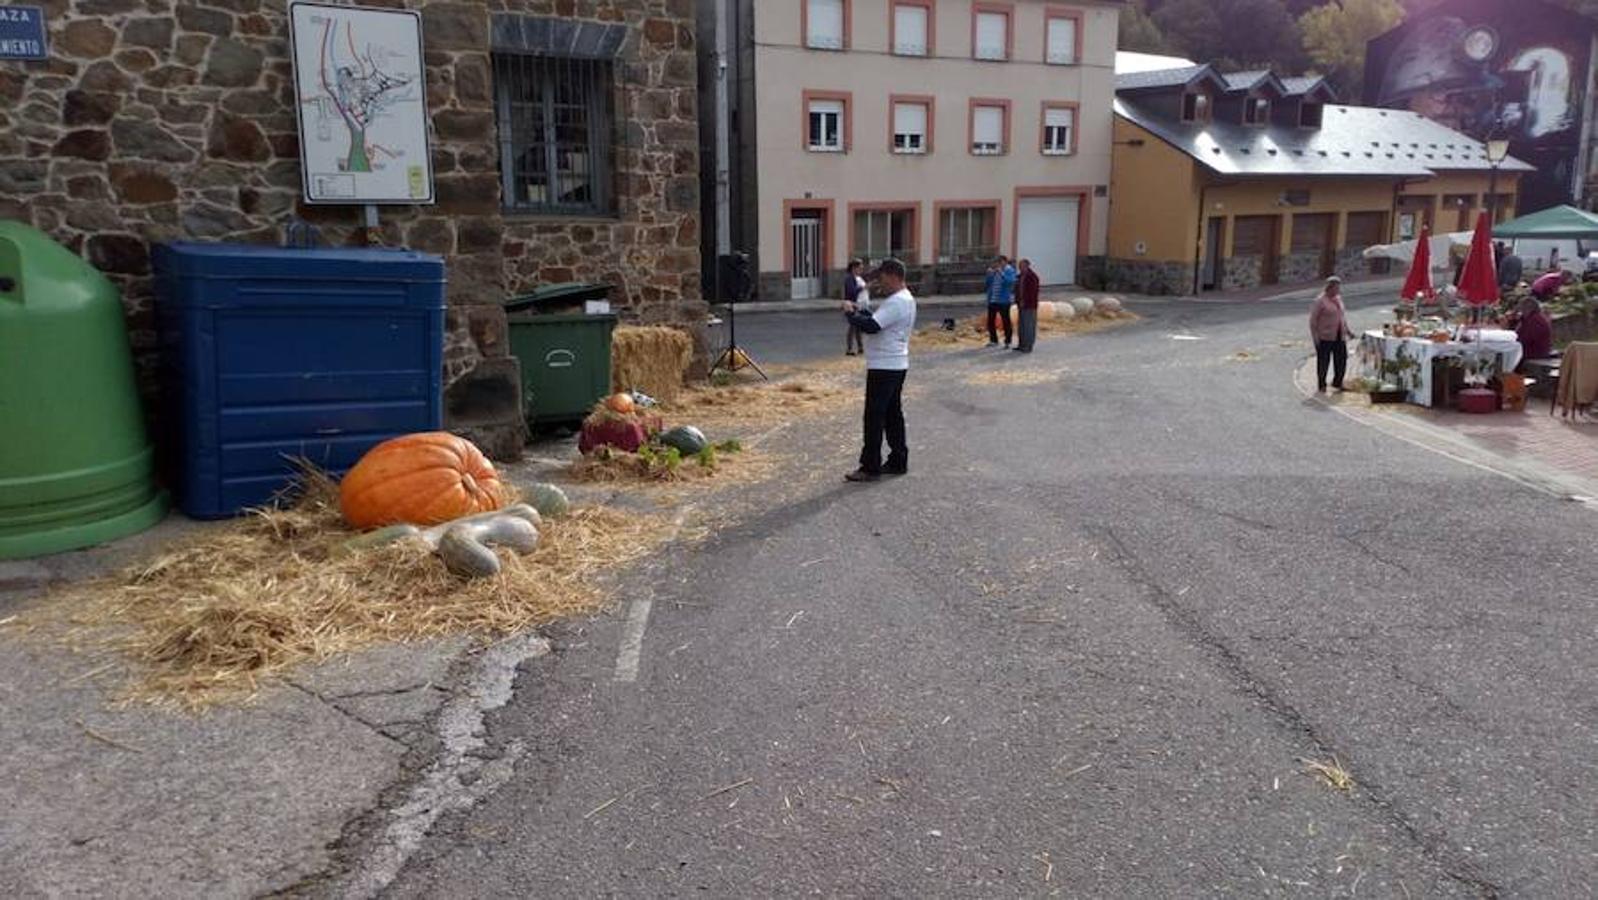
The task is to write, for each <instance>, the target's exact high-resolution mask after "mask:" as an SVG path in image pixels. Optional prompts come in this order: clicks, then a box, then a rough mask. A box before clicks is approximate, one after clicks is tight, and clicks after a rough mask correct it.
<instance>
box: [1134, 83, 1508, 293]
mask: <svg viewBox="0 0 1598 900" xmlns="http://www.w3.org/2000/svg"><path fill="white" fill-rule="evenodd" d="M1335 99H1336V97H1335V95H1334V94H1333V92H1332V90H1331V88H1330V86H1328V85H1327V84H1326V82H1325V81H1324V80H1323V79H1319V78H1288V79H1282V78H1278V77H1276V76H1275V75H1273V74H1271V73H1270V72H1264V71H1261V72H1241V73H1235V74H1231V75H1221V74H1220V73H1218V72H1216V71H1215V69H1214V68H1213V67H1211V66H1208V65H1192V66H1183V67H1180V68H1173V69H1164V70H1159V71H1152V72H1138V73H1131V74H1121V75H1118V76H1117V77H1116V98H1115V121H1114V126H1113V128H1114V131H1113V138H1114V151H1113V154H1112V173H1111V179H1110V198H1111V201H1110V230H1109V241H1108V259H1107V261H1106V277H1107V280H1108V281H1109V282H1110V284H1111V286H1112V287H1114V288H1116V289H1118V290H1126V291H1137V292H1142V293H1155V294H1165V293H1180V294H1186V293H1198V292H1202V291H1208V290H1242V289H1248V288H1254V287H1258V286H1260V285H1262V284H1276V283H1283V284H1292V283H1299V282H1307V281H1313V280H1316V279H1318V278H1323V277H1325V276H1327V275H1331V274H1333V273H1336V274H1339V275H1344V276H1347V275H1350V274H1354V273H1359V272H1364V271H1366V270H1367V268H1366V267H1367V263H1366V261H1365V260H1364V259H1363V258H1362V257H1361V255H1360V254H1361V251H1363V250H1364V249H1365V248H1366V247H1368V246H1370V245H1372V244H1383V243H1389V242H1392V241H1399V240H1407V239H1409V238H1412V237H1414V236H1415V235H1416V234H1418V233H1419V230H1420V229H1421V227H1422V226H1426V227H1430V228H1431V229H1432V230H1433V231H1464V230H1469V229H1470V228H1471V227H1472V225H1473V224H1474V222H1475V217H1476V213H1477V212H1478V211H1480V210H1483V209H1486V208H1487V207H1488V206H1489V205H1495V208H1496V210H1497V215H1498V217H1499V219H1500V220H1502V219H1506V218H1509V217H1510V216H1511V215H1512V214H1513V210H1514V208H1515V189H1516V184H1517V182H1518V181H1519V177H1520V174H1521V173H1523V172H1528V171H1531V170H1532V169H1531V167H1530V166H1528V165H1526V164H1525V163H1523V162H1521V161H1519V160H1516V159H1512V158H1511V159H1506V160H1504V161H1503V162H1502V163H1501V164H1500V166H1499V167H1498V169H1497V171H1496V173H1495V172H1494V171H1493V168H1492V166H1491V164H1490V163H1489V161H1488V159H1487V152H1486V148H1485V146H1484V145H1483V144H1482V143H1481V142H1479V141H1476V140H1473V139H1472V138H1469V137H1467V136H1465V135H1463V134H1461V133H1459V132H1457V131H1454V130H1452V129H1449V128H1446V127H1444V126H1442V125H1439V124H1437V123H1436V122H1432V121H1430V120H1428V119H1426V118H1424V117H1422V116H1420V115H1419V114H1417V113H1411V112H1405V111H1400V110H1388V109H1375V108H1370V107H1361V106H1342V105H1337V104H1336V103H1335V102H1334V101H1335ZM1495 182H1496V184H1495ZM1493 193H1496V194H1497V201H1496V204H1490V199H1489V197H1490V195H1491V194H1493Z"/></svg>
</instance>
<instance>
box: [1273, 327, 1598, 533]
mask: <svg viewBox="0 0 1598 900" xmlns="http://www.w3.org/2000/svg"><path fill="white" fill-rule="evenodd" d="M1314 366H1315V361H1314V359H1309V360H1307V361H1305V363H1304V365H1302V366H1301V367H1300V368H1299V369H1298V370H1297V371H1296V372H1295V373H1294V382H1295V384H1297V386H1298V388H1299V390H1300V391H1302V392H1303V393H1304V394H1305V395H1306V396H1310V397H1316V395H1315V394H1314V387H1313V386H1314V384H1315V372H1314ZM1317 399H1318V400H1319V401H1320V402H1322V403H1325V404H1327V405H1329V406H1332V407H1333V408H1335V409H1337V411H1338V412H1341V413H1344V414H1345V415H1348V416H1349V417H1351V418H1354V419H1355V420H1357V421H1361V422H1363V423H1365V424H1368V425H1371V426H1373V427H1376V428H1378V429H1380V430H1382V431H1385V432H1387V433H1389V434H1392V435H1393V436H1395V437H1399V438H1402V439H1404V440H1407V441H1410V442H1411V443H1416V444H1419V445H1421V446H1424V447H1426V448H1427V449H1430V450H1433V451H1436V452H1438V453H1442V454H1445V455H1448V456H1452V457H1454V458H1456V459H1460V460H1461V461H1464V462H1467V463H1470V464H1472V465H1477V466H1481V467H1483V468H1487V469H1491V470H1493V471H1495V472H1498V473H1500V474H1503V475H1507V476H1509V477H1511V478H1515V479H1516V480H1519V481H1522V482H1524V483H1526V484H1529V485H1531V486H1533V487H1536V488H1538V489H1541V490H1544V491H1547V492H1550V493H1554V494H1558V495H1560V496H1563V497H1570V498H1581V499H1590V500H1592V501H1593V502H1594V503H1598V420H1594V419H1589V418H1574V417H1573V418H1568V419H1567V418H1562V417H1560V416H1559V415H1552V416H1550V415H1549V414H1548V401H1547V400H1537V399H1533V400H1532V401H1531V403H1530V404H1529V405H1528V406H1527V407H1526V409H1525V410H1524V411H1522V412H1499V413H1494V414H1491V415H1469V414H1466V413H1460V412H1456V411H1454V410H1449V409H1427V408H1425V407H1420V406H1411V405H1409V404H1403V403H1399V404H1392V405H1385V404H1384V405H1379V406H1373V405H1372V404H1371V403H1370V400H1369V399H1368V398H1367V397H1366V396H1365V395H1364V394H1356V393H1347V394H1338V393H1331V394H1326V395H1324V396H1319V397H1317Z"/></svg>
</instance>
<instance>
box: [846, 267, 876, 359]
mask: <svg viewBox="0 0 1598 900" xmlns="http://www.w3.org/2000/svg"><path fill="white" fill-rule="evenodd" d="M865 265H866V264H865V261H864V260H860V259H851V260H849V274H847V275H845V276H844V279H843V301H844V302H845V303H853V304H854V307H855V309H857V310H859V311H861V312H871V291H870V290H869V289H868V288H867V287H866V280H865V278H863V277H861V274H860V273H861V272H862V270H864V269H865ZM864 352H866V345H865V335H864V334H863V333H862V332H861V331H860V328H859V326H856V325H850V326H849V333H848V334H847V335H845V336H844V339H843V355H844V356H854V355H855V354H857V353H864Z"/></svg>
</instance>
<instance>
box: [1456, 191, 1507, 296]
mask: <svg viewBox="0 0 1598 900" xmlns="http://www.w3.org/2000/svg"><path fill="white" fill-rule="evenodd" d="M1492 233H1493V229H1492V226H1491V225H1489V224H1488V223H1487V214H1486V213H1481V214H1480V215H1478V216H1477V217H1476V233H1475V234H1472V235H1471V236H1470V253H1469V254H1468V255H1467V256H1466V257H1465V269H1464V271H1462V272H1461V273H1460V275H1459V299H1461V300H1463V301H1465V302H1466V303H1468V304H1470V305H1471V306H1478V307H1479V306H1491V305H1493V304H1495V303H1497V302H1498V268H1497V264H1496V262H1495V261H1494V260H1493V237H1492Z"/></svg>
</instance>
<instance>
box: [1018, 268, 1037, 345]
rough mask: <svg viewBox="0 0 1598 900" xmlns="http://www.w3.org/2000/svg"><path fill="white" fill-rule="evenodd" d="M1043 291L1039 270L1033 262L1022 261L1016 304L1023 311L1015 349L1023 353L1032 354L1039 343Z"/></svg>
mask: <svg viewBox="0 0 1598 900" xmlns="http://www.w3.org/2000/svg"><path fill="white" fill-rule="evenodd" d="M1042 291H1043V280H1042V279H1041V278H1039V277H1038V270H1037V269H1034V268H1032V260H1030V259H1023V260H1021V276H1020V278H1018V279H1017V281H1016V303H1017V307H1018V308H1019V309H1020V310H1021V328H1020V331H1021V334H1020V336H1019V338H1018V339H1017V341H1016V344H1015V349H1017V350H1019V351H1021V352H1022V353H1031V352H1032V345H1033V344H1036V343H1037V341H1038V295H1039V294H1041V293H1042Z"/></svg>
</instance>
